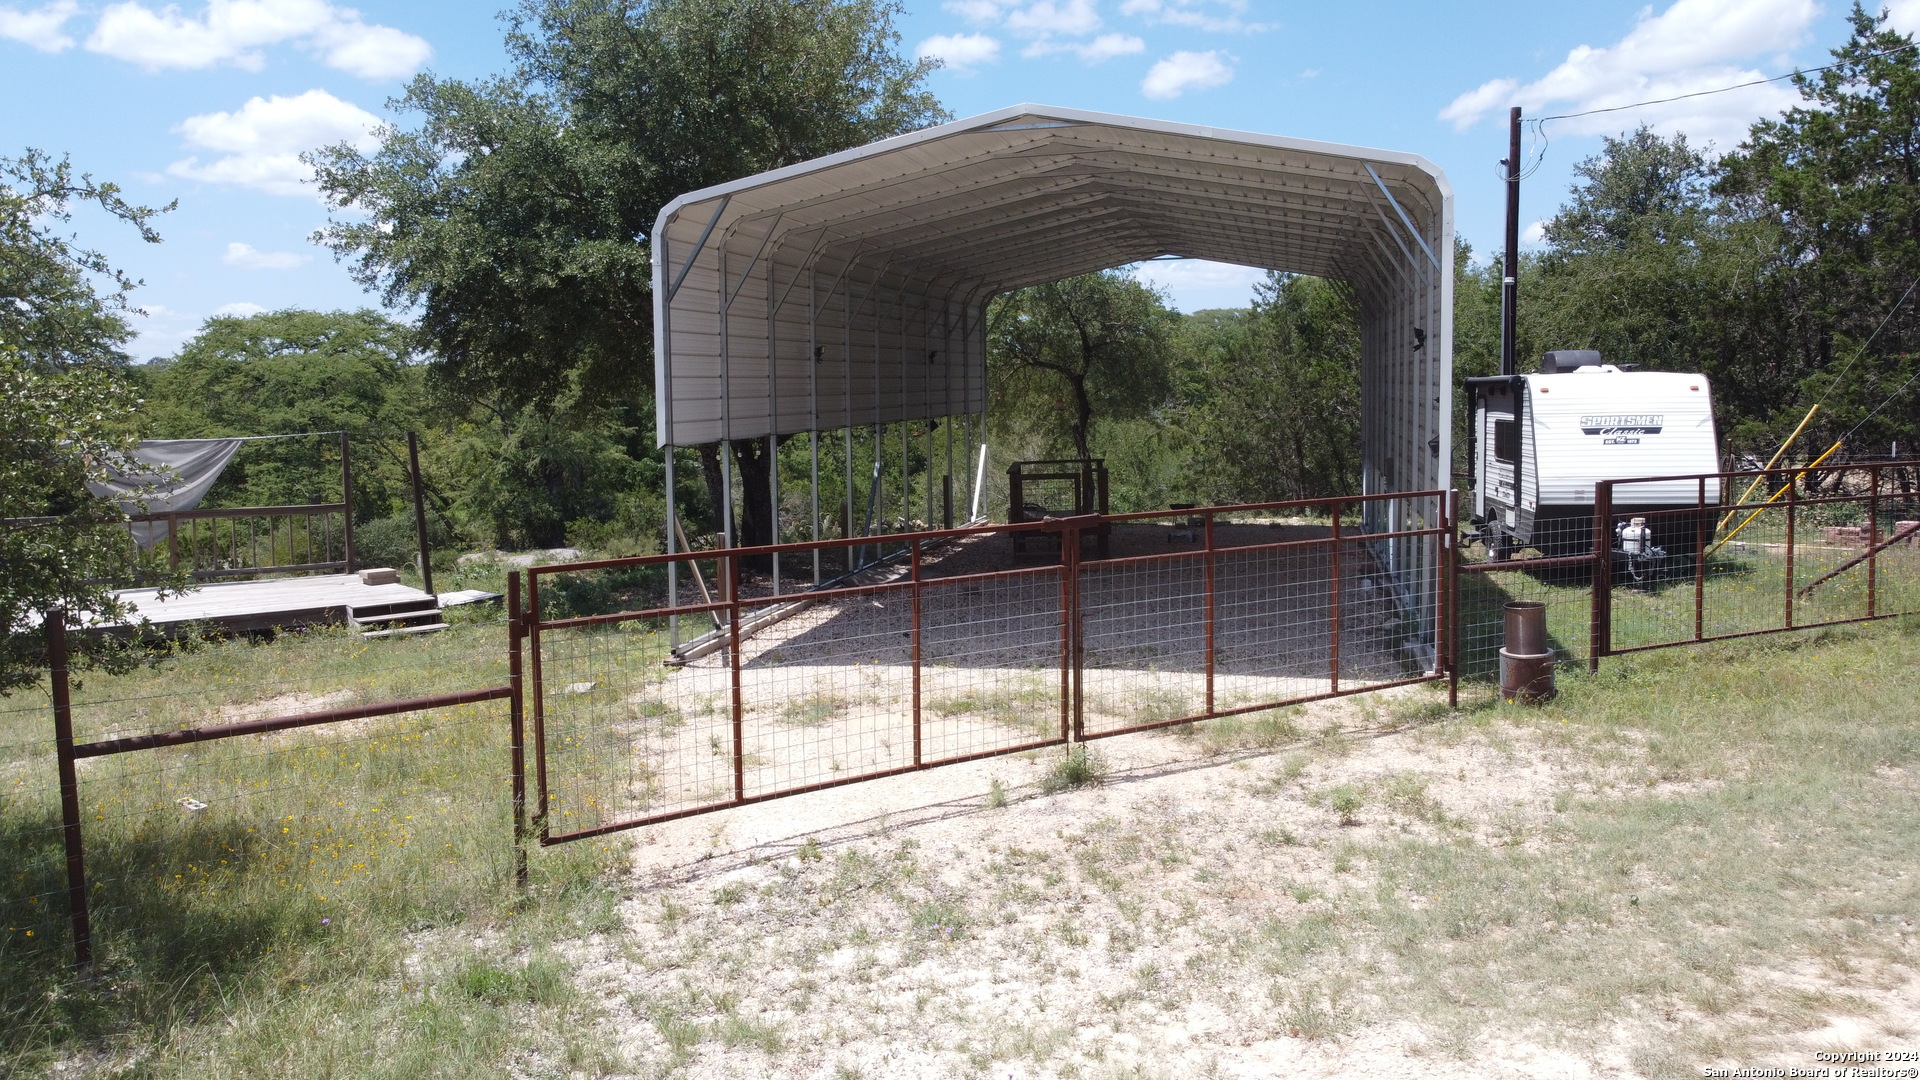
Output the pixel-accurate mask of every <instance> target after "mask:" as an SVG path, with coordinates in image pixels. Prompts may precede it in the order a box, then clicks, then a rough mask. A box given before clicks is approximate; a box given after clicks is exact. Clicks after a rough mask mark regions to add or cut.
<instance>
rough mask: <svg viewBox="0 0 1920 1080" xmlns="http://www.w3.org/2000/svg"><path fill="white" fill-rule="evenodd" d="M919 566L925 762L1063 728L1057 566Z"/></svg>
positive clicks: (1056, 733)
mask: <svg viewBox="0 0 1920 1080" xmlns="http://www.w3.org/2000/svg"><path fill="white" fill-rule="evenodd" d="M922 576H923V581H922V584H921V588H920V625H921V630H920V667H921V671H920V680H921V685H920V730H921V748H920V753H921V760H922V762H923V763H926V764H936V763H939V762H943V761H958V760H962V759H965V758H969V757H977V756H981V755H984V754H992V753H1006V752H1009V751H1012V750H1016V749H1020V748H1023V747H1028V746H1034V745H1038V744H1043V743H1047V742H1058V741H1060V740H1061V739H1063V738H1065V737H1066V736H1065V731H1064V727H1063V724H1064V719H1065V715H1066V713H1065V708H1066V701H1067V696H1066V695H1067V681H1066V680H1067V664H1066V660H1067V657H1066V648H1067V642H1066V636H1065V622H1066V607H1065V605H1064V603H1063V600H1062V597H1061V584H1062V578H1063V576H1064V571H1063V570H1062V569H1061V568H1060V567H1059V566H1048V567H1035V568H1030V569H1021V570H1012V571H1007V572H1002V573H992V574H974V575H967V576H953V577H938V578H932V579H926V577H925V574H924V572H923V575H922Z"/></svg>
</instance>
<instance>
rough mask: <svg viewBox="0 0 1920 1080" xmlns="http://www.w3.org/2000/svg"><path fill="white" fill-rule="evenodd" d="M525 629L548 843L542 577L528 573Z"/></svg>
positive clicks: (537, 784) (536, 816) (536, 806)
mask: <svg viewBox="0 0 1920 1080" xmlns="http://www.w3.org/2000/svg"><path fill="white" fill-rule="evenodd" d="M523 625H524V627H525V629H526V636H527V656H528V658H529V659H530V660H531V661H532V663H533V784H534V787H533V800H534V802H533V820H534V822H535V823H536V824H538V825H539V826H540V839H541V840H542V841H543V842H544V841H545V840H546V839H547V837H548V836H549V835H551V833H552V825H551V823H550V822H548V821H547V807H548V806H549V805H550V804H549V802H548V798H547V704H546V698H547V695H546V686H545V672H544V670H543V668H542V665H541V662H540V575H538V574H536V573H533V572H532V571H528V573H527V612H526V615H525V617H524V622H523Z"/></svg>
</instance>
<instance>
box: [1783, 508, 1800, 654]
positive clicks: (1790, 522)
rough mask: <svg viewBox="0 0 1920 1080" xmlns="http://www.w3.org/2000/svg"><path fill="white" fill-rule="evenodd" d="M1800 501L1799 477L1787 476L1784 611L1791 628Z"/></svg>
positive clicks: (1787, 625) (1788, 626) (1787, 623)
mask: <svg viewBox="0 0 1920 1080" xmlns="http://www.w3.org/2000/svg"><path fill="white" fill-rule="evenodd" d="M1799 501H1800V482H1799V477H1796V476H1792V475H1789V476H1788V477H1787V588H1786V594H1785V599H1786V608H1785V612H1784V614H1785V617H1786V624H1785V625H1786V628H1787V629H1789V630H1791V629H1793V531H1794V517H1795V515H1794V510H1795V509H1797V508H1798V503H1799Z"/></svg>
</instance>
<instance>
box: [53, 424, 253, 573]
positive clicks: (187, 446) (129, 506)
mask: <svg viewBox="0 0 1920 1080" xmlns="http://www.w3.org/2000/svg"><path fill="white" fill-rule="evenodd" d="M245 441H246V440H245V439H148V440H144V441H142V442H141V443H140V445H139V446H138V447H137V448H135V449H134V451H133V452H132V453H131V454H129V455H128V456H127V457H126V458H124V459H122V460H121V461H119V462H116V463H113V464H110V465H109V466H108V473H109V479H107V480H106V481H105V482H104V483H92V482H89V483H88V484H87V490H89V491H91V492H93V493H94V494H95V495H98V496H100V497H101V498H103V499H110V500H112V501H113V503H114V505H116V506H118V507H119V508H120V509H121V510H122V511H124V512H126V513H129V514H164V513H167V512H168V511H172V510H191V509H193V508H194V507H196V506H199V505H200V500H201V499H204V498H206V497H207V489H209V488H211V487H213V483H214V481H216V480H218V479H220V472H221V470H223V469H225V468H226V467H227V462H229V461H232V460H233V455H234V453H235V452H237V451H238V450H239V449H240V444H241V443H243V442H245ZM132 528H133V540H134V543H136V544H138V545H140V546H141V547H142V548H149V547H152V546H153V545H155V544H157V543H159V542H161V541H162V540H165V539H166V538H167V523H166V522H164V521H154V522H135V523H134V525H133V527H132Z"/></svg>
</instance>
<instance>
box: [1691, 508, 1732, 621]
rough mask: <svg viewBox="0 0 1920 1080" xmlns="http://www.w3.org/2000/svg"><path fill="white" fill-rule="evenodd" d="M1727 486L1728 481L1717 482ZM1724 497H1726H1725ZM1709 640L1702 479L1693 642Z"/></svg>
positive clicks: (1697, 512) (1695, 513)
mask: <svg viewBox="0 0 1920 1080" xmlns="http://www.w3.org/2000/svg"><path fill="white" fill-rule="evenodd" d="M1715 484H1716V485H1725V484H1726V480H1725V479H1724V478H1723V479H1720V480H1716V481H1715ZM1723 497H1724V496H1723ZM1706 639H1707V479H1706V477H1704V476H1703V477H1701V478H1700V492H1699V494H1698V495H1697V496H1696V497H1695V499H1694V511H1693V640H1695V641H1705V640H1706Z"/></svg>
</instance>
